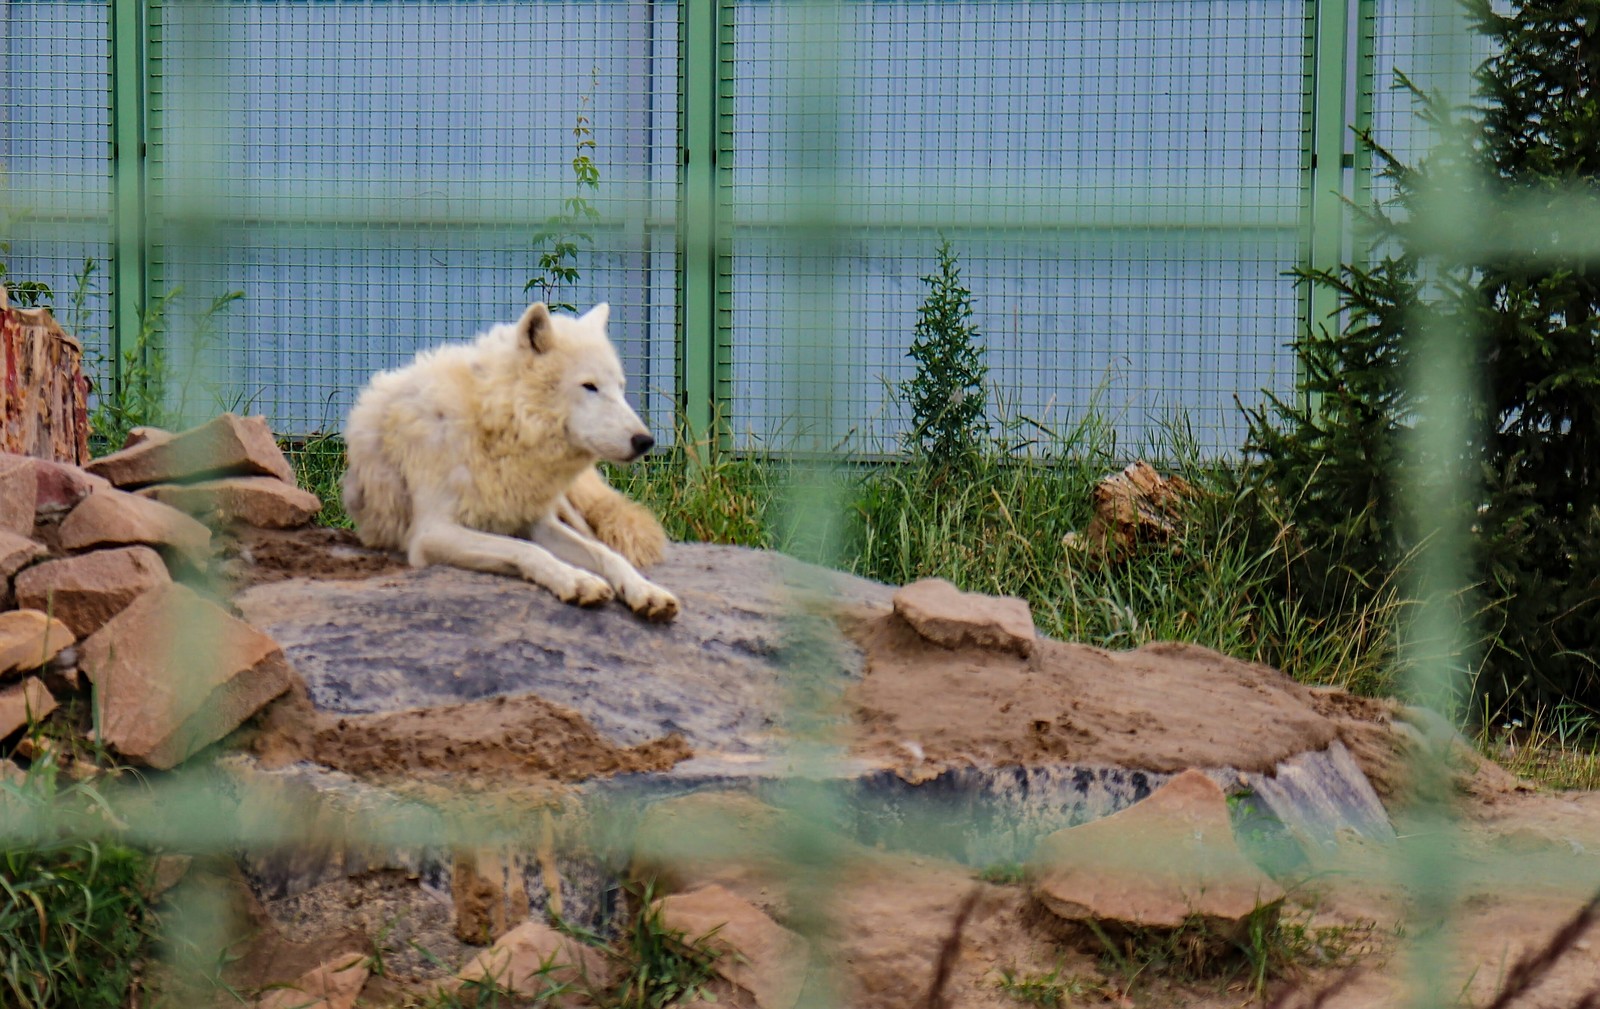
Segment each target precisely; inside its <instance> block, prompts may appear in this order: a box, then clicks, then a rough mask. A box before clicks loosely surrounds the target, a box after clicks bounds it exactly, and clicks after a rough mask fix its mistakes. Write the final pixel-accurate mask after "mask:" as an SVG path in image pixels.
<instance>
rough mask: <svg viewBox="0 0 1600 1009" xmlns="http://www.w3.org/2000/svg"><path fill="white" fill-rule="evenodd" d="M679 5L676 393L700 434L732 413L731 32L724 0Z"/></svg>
mask: <svg viewBox="0 0 1600 1009" xmlns="http://www.w3.org/2000/svg"><path fill="white" fill-rule="evenodd" d="M679 10H680V26H679V27H680V33H681V38H680V40H679V52H680V53H681V54H682V57H681V59H680V60H679V64H678V65H679V67H680V68H681V69H680V70H679V73H680V74H681V80H680V88H681V90H680V93H681V95H682V99H681V101H682V114H681V117H680V119H681V125H680V130H679V137H680V141H679V144H680V149H679V165H680V169H681V171H680V185H679V200H678V221H679V228H678V282H679V290H680V292H681V298H680V301H679V305H680V309H679V325H678V367H679V375H678V398H679V402H680V409H681V411H682V414H683V420H684V422H685V423H686V424H687V425H688V432H687V434H688V435H689V437H691V438H693V439H695V440H697V441H698V440H700V439H706V438H711V437H716V438H718V439H719V440H721V439H722V438H723V437H724V436H725V433H726V432H725V431H716V430H713V427H714V426H716V425H719V424H722V423H723V422H724V421H725V420H726V418H725V417H723V415H722V411H721V409H720V406H721V404H722V403H723V402H724V401H725V397H726V395H727V386H728V382H729V376H728V372H729V368H730V363H731V362H730V359H729V352H728V351H729V341H728V328H729V325H728V324H729V314H730V305H729V299H730V295H731V291H730V289H729V278H730V275H731V272H732V271H731V263H730V257H729V253H728V249H727V243H726V241H725V240H724V239H725V235H726V233H727V229H728V222H727V219H726V218H727V199H726V195H727V188H728V187H727V178H728V175H729V173H730V172H731V169H732V164H731V154H732V141H733V135H732V130H731V128H730V126H729V122H730V120H731V118H732V102H733V88H732V83H733V79H732V74H733V37H732V19H731V17H730V9H729V4H728V3H727V2H725V0H685V2H684V3H683V5H682V6H681V7H680V8H679Z"/></svg>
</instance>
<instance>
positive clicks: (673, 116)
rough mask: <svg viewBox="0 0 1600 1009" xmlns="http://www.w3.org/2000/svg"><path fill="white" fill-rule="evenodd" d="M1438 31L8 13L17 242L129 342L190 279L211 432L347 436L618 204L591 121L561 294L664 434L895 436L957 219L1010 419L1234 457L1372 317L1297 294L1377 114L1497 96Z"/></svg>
mask: <svg viewBox="0 0 1600 1009" xmlns="http://www.w3.org/2000/svg"><path fill="white" fill-rule="evenodd" d="M1426 8H1427V5H1425V4H1422V3H1421V2H1420V0H1289V2H1276V0H1275V2H1266V0H1249V2H1229V3H1223V2H1213V0H1187V2H1155V0H1139V2H1120V0H1060V2H1027V0H967V2H957V3H937V2H927V0H922V2H884V3H867V2H828V3H821V2H816V0H717V2H712V0H695V2H683V3H675V2H655V0H648V2H647V0H607V2H603V3H577V2H559V0H548V2H547V0H470V2H459V3H457V2H448V3H446V2H439V3H312V4H290V3H276V2H271V0H259V2H250V3H227V4H219V3H211V2H204V0H109V2H106V3H93V2H84V0H48V2H40V0H8V2H7V3H6V4H5V5H4V6H3V7H0V10H3V11H4V12H5V13H4V26H3V29H4V33H5V34H4V36H3V38H0V48H3V51H4V53H5V55H6V64H5V67H4V70H3V71H0V72H3V73H4V75H5V99H4V101H5V110H4V111H5V115H4V123H3V124H0V163H3V164H4V165H5V167H6V171H7V181H8V195H7V197H6V202H5V205H4V206H5V212H6V214H7V221H6V231H5V234H4V237H6V238H8V239H10V241H11V243H12V245H13V248H12V251H11V254H10V265H11V269H12V272H13V273H14V274H17V275H32V276H36V277H38V278H39V279H45V280H47V281H48V282H50V283H51V284H52V285H53V286H54V287H56V288H57V294H58V297H57V302H58V308H59V307H61V305H62V304H64V303H65V300H66V299H65V296H64V292H65V291H67V290H70V289H71V288H72V287H73V280H72V275H73V273H74V271H75V270H77V269H78V268H79V267H80V266H81V263H82V260H83V259H84V258H86V257H92V258H94V259H95V260H96V261H97V262H98V263H99V264H100V265H101V272H100V275H99V277H98V279H97V282H96V287H95V293H94V296H93V297H92V298H91V300H90V306H91V308H92V312H91V314H90V315H89V316H88V318H87V320H86V321H85V328H86V329H87V330H88V332H87V333H86V334H85V335H86V336H87V337H88V339H89V341H90V343H91V344H92V345H94V346H96V347H98V348H101V349H102V351H103V352H104V353H106V354H108V355H109V354H111V353H112V352H113V351H114V350H115V349H117V348H121V349H124V350H126V349H130V348H132V347H133V346H134V343H135V339H136V337H137V334H138V332H139V329H140V312H141V311H142V310H144V309H145V307H146V306H149V305H151V304H155V303H158V302H159V301H160V299H161V298H162V296H163V295H165V294H167V293H169V292H171V291H173V290H174V289H180V288H181V290H182V292H183V293H182V294H181V296H180V297H179V298H177V299H176V300H174V301H173V302H171V303H170V304H169V305H168V308H167V317H166V320H165V324H164V326H163V327H162V331H161V332H160V333H159V334H157V335H156V336H155V337H154V338H153V343H154V344H156V345H162V346H164V347H165V349H166V353H167V355H168V357H169V359H170V360H172V361H175V362H177V364H178V366H180V367H187V366H188V365H190V364H191V363H192V364H193V366H194V368H193V371H194V374H193V375H192V376H191V383H190V386H189V388H188V393H187V396H186V399H187V400H188V402H186V404H185V405H186V406H188V407H190V408H192V409H193V410H195V411H196V412H204V411H206V410H210V409H215V408H216V407H218V406H226V407H231V408H238V409H253V410H258V411H261V412H265V413H267V414H268V415H269V417H270V418H271V419H272V420H273V422H274V424H275V425H276V426H277V427H278V428H279V429H281V430H284V431H286V432H288V433H292V434H305V433H309V432H312V431H318V430H330V429H335V428H337V427H338V425H339V424H340V422H341V420H342V417H343V414H344V412H345V410H346V409H347V408H348V406H349V403H350V400H351V398H352V397H353V394H354V392H355V391H356V390H357V389H358V388H359V387H360V385H361V384H362V382H363V381H364V380H365V378H366V376H367V375H368V374H370V373H371V372H372V371H374V370H376V369H378V368H382V367H388V366H392V365H394V364H396V363H399V362H400V361H402V360H404V359H405V358H406V357H408V356H409V355H410V354H411V353H413V352H414V351H415V350H416V349H417V348H418V347H421V346H426V345H429V344H431V343H433V342H436V341H438V340H441V339H448V338H462V337H467V336H470V335H471V334H472V333H474V332H476V331H477V330H479V329H481V328H483V327H484V326H486V325H487V324H489V323H491V322H494V321H497V320H500V319H505V318H508V317H511V316H513V315H514V314H515V312H516V311H517V309H518V307H519V305H520V304H521V303H522V302H523V301H524V299H525V297H526V296H525V295H524V291H523V287H524V284H525V282H526V281H528V280H529V279H530V278H531V277H533V276H535V275H536V274H537V273H539V269H538V261H539V255H540V252H541V251H542V248H544V247H543V246H541V245H540V244H539V243H537V242H535V241H534V236H535V235H537V234H538V233H539V232H541V231H542V230H545V226H546V223H547V221H548V219H549V218H550V217H551V216H552V215H554V214H557V213H559V212H560V208H561V206H562V201H563V200H564V199H566V198H568V197H571V196H574V195H583V192H584V191H580V190H579V189H578V188H577V187H576V184H575V181H574V177H573V172H572V167H571V161H572V159H573V157H574V156H575V154H577V153H582V152H581V151H580V150H579V149H578V148H577V147H576V146H575V144H576V142H577V140H578V139H579V138H576V137H574V136H573V133H572V130H573V128H574V126H575V125H577V124H578V118H579V117H580V116H582V117H584V119H585V121H586V123H587V124H588V128H589V129H590V130H591V131H592V132H591V133H590V134H589V139H592V140H593V142H594V144H595V146H594V147H593V148H592V149H591V150H590V153H591V154H592V157H593V161H594V164H595V166H596V168H597V169H598V171H599V174H600V185H599V187H598V188H597V189H595V190H591V191H587V192H588V194H589V195H590V196H592V197H593V199H592V201H591V202H592V203H593V205H594V206H595V207H596V209H597V210H598V211H599V213H600V217H599V220H598V221H596V222H595V223H594V224H593V225H592V226H590V227H588V228H587V229H585V230H587V231H588V232H589V234H590V235H591V237H592V240H591V241H587V242H580V247H581V251H580V254H579V256H578V257H577V259H576V261H575V262H576V266H577V267H578V269H579V272H580V274H581V278H580V280H579V281H578V282H577V283H576V284H574V285H572V286H571V288H570V289H569V290H566V291H562V292H557V294H558V295H559V297H560V298H561V300H569V301H572V302H573V303H575V304H578V305H585V304H587V303H589V302H593V301H599V300H608V301H610V302H612V304H613V306H614V308H615V311H614V313H613V319H614V320H615V321H614V324H613V325H614V335H615V336H616V337H617V339H618V342H619V345H620V346H621V348H622V350H623V354H624V357H625V359H626V362H627V365H628V367H629V370H630V372H631V374H632V375H633V382H634V387H635V388H636V389H638V390H640V399H641V405H642V406H643V407H644V409H645V411H646V413H647V414H648V415H649V416H650V417H651V419H652V421H653V422H654V423H655V424H656V425H657V426H658V427H667V426H668V425H669V424H670V423H671V420H672V418H673V416H674V414H675V413H678V412H681V413H682V415H683V416H684V417H685V418H686V419H688V420H689V421H690V423H691V424H692V425H693V427H694V428H695V429H696V430H706V429H708V428H709V427H710V426H711V425H712V423H713V419H714V418H715V419H719V420H720V421H721V423H722V425H723V430H724V433H725V434H726V435H727V436H728V437H729V438H731V440H732V441H733V442H734V444H736V445H739V446H743V447H774V448H799V447H803V448H816V447H822V448H827V447H832V446H835V445H845V446H848V447H851V448H855V449H863V450H893V449H895V448H896V447H897V446H898V442H897V438H898V437H899V435H900V434H901V432H902V429H903V425H904V418H903V417H901V416H900V413H899V409H898V407H897V403H896V399H895V396H894V391H895V389H896V387H897V386H898V384H899V383H900V382H902V381H904V379H905V378H906V377H908V375H909V371H908V367H909V364H910V363H909V361H908V360H907V359H906V357H905V351H906V348H907V346H908V345H909V343H910V339H911V331H912V326H913V324H914V321H915V313H916V308H917V305H918V303H919V302H920V300H921V297H922V295H923V286H922V284H921V282H920V281H919V278H920V277H921V276H922V275H924V274H926V273H927V272H928V271H929V270H930V269H931V265H932V251H933V248H934V246H935V245H936V243H937V242H938V241H939V240H940V238H941V237H943V238H948V239H950V240H951V242H952V243H953V245H954V246H955V248H956V251H957V253H958V254H959V255H960V256H961V260H962V265H963V271H964V277H965V279H966V281H967V283H968V285H969V286H970V287H971V289H972V292H973V297H974V304H975V308H976V313H977V314H976V322H977V324H978V326H979V329H980V331H981V333H982V334H983V335H984V338H985V342H986V345H987V347H988V354H989V362H990V366H991V372H990V379H991V382H992V384H993V387H994V391H995V400H996V403H997V412H998V413H999V414H1003V415H1004V416H1005V417H1008V418H1011V419H1016V418H1018V417H1022V416H1026V417H1030V418H1034V419H1044V420H1046V421H1051V422H1057V423H1070V422H1072V421H1073V420H1075V419H1077V418H1079V417H1081V416H1082V415H1083V413H1084V412H1085V411H1086V410H1088V409H1089V408H1090V407H1091V405H1097V406H1098V407H1099V408H1100V409H1102V410H1104V411H1105V412H1106V413H1107V414H1108V416H1109V417H1110V418H1111V419H1112V420H1114V421H1115V423H1116V426H1117V428H1118V430H1119V431H1120V432H1121V433H1122V434H1123V436H1124V438H1125V439H1126V440H1127V441H1128V442H1129V445H1128V451H1130V452H1131V451H1136V450H1137V448H1138V446H1139V443H1140V442H1141V441H1142V440H1144V439H1146V438H1148V437H1150V436H1151V434H1152V433H1153V431H1154V430H1155V428H1156V427H1157V426H1159V425H1160V424H1162V423H1164V422H1167V421H1169V420H1171V419H1173V418H1175V417H1180V416H1181V417H1183V418H1185V419H1187V421H1188V422H1189V423H1191V424H1192V425H1193V426H1194V428H1195V431H1196V434H1197V436H1198V437H1199V439H1200V440H1201V442H1202V443H1203V444H1204V445H1207V446H1209V447H1210V448H1212V449H1214V450H1218V451H1227V450H1230V449H1232V448H1235V447H1237V445H1238V440H1239V435H1240V433H1241V427H1242V423H1241V418H1240V415H1239V413H1238V411H1237V408H1236V406H1235V403H1234V397H1235V396H1236V395H1237V396H1238V397H1239V398H1241V399H1242V400H1244V401H1245V402H1247V403H1249V402H1254V401H1255V400H1256V399H1257V398H1258V396H1259V393H1260V390H1262V389H1270V390H1272V391H1275V392H1278V393H1280V394H1281V393H1287V392H1288V391H1289V390H1290V389H1291V388H1292V384H1293V377H1294V367H1295V365H1294V361H1293V358H1292V355H1291V354H1290V353H1289V352H1288V350H1287V349H1286V344H1287V343H1288V342H1289V341H1290V340H1291V339H1292V338H1293V337H1294V336H1295V334H1296V332H1297V331H1299V329H1300V328H1302V327H1303V326H1305V325H1306V324H1307V322H1308V321H1311V320H1315V319H1324V318H1326V317H1327V315H1328V314H1329V312H1331V311H1332V309H1333V305H1332V303H1331V302H1330V301H1328V300H1327V299H1326V297H1325V296H1323V295H1308V294H1307V293H1306V292H1304V291H1301V290H1297V289H1296V288H1295V287H1294V286H1293V284H1292V283H1291V282H1290V281H1289V280H1288V279H1286V278H1285V277H1284V273H1285V271H1287V270H1289V269H1291V268H1292V267H1295V266H1297V265H1305V264H1308V263H1309V264H1317V265H1332V264H1333V263H1336V262H1338V261H1339V260H1340V258H1341V257H1342V256H1343V255H1344V254H1345V253H1346V252H1348V250H1349V249H1350V248H1351V247H1352V237H1351V233H1350V228H1349V221H1348V215H1347V214H1346V212H1345V209H1344V207H1343V205H1342V204H1341V202H1340V199H1339V197H1340V195H1341V194H1343V195H1353V194H1364V193H1366V192H1367V191H1368V189H1369V187H1368V180H1367V178H1366V174H1367V169H1368V166H1367V165H1366V163H1365V159H1363V158H1362V157H1361V156H1360V153H1359V152H1358V151H1356V150H1355V148H1354V145H1353V143H1352V141H1351V135H1350V130H1349V127H1350V126H1351V124H1353V123H1357V122H1366V121H1371V122H1372V123H1373V124H1374V125H1375V126H1377V128H1378V129H1379V130H1380V131H1394V132H1396V133H1398V134H1401V135H1403V136H1404V137H1405V138H1406V143H1401V144H1400V145H1399V146H1400V147H1401V149H1407V147H1408V144H1409V143H1411V141H1416V142H1418V143H1420V142H1421V141H1422V139H1423V138H1421V137H1420V136H1419V135H1415V134H1414V131H1413V130H1412V127H1411V125H1410V124H1409V122H1408V120H1407V118H1406V117H1407V114H1408V113H1407V109H1406V108H1405V103H1404V100H1403V99H1402V98H1397V97H1396V96H1395V95H1394V94H1393V93H1392V91H1391V90H1390V89H1389V87H1388V84H1389V83H1390V81H1391V78H1392V68H1394V67H1402V68H1405V67H1410V68H1412V73H1413V74H1414V75H1416V76H1419V77H1420V78H1422V79H1424V80H1429V79H1436V78H1438V77H1439V76H1440V75H1441V74H1447V73H1448V74H1456V75H1458V76H1459V71H1460V70H1461V69H1462V67H1461V66H1460V64H1461V59H1460V57H1461V55H1462V54H1460V53H1458V52H1457V51H1456V50H1457V49H1458V48H1459V45H1458V44H1457V42H1456V41H1453V40H1452V39H1453V36H1452V33H1456V34H1459V33H1460V26H1459V24H1458V23H1453V22H1448V21H1442V20H1441V19H1440V17H1439V16H1438V15H1436V14H1432V15H1429V14H1426V13H1425V12H1426ZM1352 169H1353V170H1352ZM230 290H241V291H243V292H244V294H245V298H244V300H243V301H242V302H240V303H239V304H238V305H236V306H234V307H233V308H232V309H231V310H230V311H229V314H228V315H227V316H226V317H225V318H224V319H223V320H222V322H221V323H220V325H218V326H216V327H214V328H213V329H212V330H211V331H210V335H209V336H206V334H205V332H204V331H203V330H198V329H197V323H196V318H197V316H198V315H199V313H200V312H201V311H202V310H203V309H204V308H205V306H206V305H208V304H209V303H210V301H211V300H212V299H213V298H215V297H217V296H218V295H221V294H223V293H225V292H227V291H230ZM540 290H541V289H540V288H538V287H536V288H535V289H534V293H536V294H537V293H539V292H540ZM824 330H825V331H828V332H834V333H837V334H838V337H837V339H836V340H835V341H834V347H835V348H836V349H832V350H828V351H827V352H826V353H823V352H822V350H821V348H820V347H818V348H814V349H816V350H817V353H815V354H812V355H811V356H810V357H805V358H804V361H801V360H800V359H797V358H796V357H795V356H794V355H793V354H792V353H791V352H792V351H794V350H795V349H796V348H795V347H794V346H793V340H794V339H795V338H796V334H799V333H803V332H807V331H824ZM796 369H800V370H807V371H808V373H807V374H804V375H801V374H797V373H796ZM106 377H110V376H106Z"/></svg>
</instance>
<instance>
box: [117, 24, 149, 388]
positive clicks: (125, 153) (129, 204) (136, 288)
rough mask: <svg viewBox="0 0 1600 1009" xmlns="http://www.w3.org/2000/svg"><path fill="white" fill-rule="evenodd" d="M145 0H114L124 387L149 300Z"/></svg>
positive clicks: (120, 343) (119, 324)
mask: <svg viewBox="0 0 1600 1009" xmlns="http://www.w3.org/2000/svg"><path fill="white" fill-rule="evenodd" d="M144 28H145V24H144V0H112V9H111V78H112V80H111V163H112V192H113V194H114V196H113V200H114V203H113V209H112V230H113V235H114V237H113V240H112V242H113V244H112V253H111V255H112V278H113V280H112V284H113V290H114V291H115V296H114V298H113V301H112V305H111V333H110V340H109V343H110V348H111V373H112V380H113V382H114V387H115V389H117V390H118V391H119V392H120V390H121V389H122V383H123V379H124V376H123V373H122V352H123V348H124V347H126V346H131V345H132V344H133V341H135V340H137V338H138V333H139V313H140V311H141V309H142V308H143V306H144V300H145V220H144V211H145V207H144V157H145V133H144V126H145V124H144V93H145V87H144V85H145V81H144V46H145V31H144Z"/></svg>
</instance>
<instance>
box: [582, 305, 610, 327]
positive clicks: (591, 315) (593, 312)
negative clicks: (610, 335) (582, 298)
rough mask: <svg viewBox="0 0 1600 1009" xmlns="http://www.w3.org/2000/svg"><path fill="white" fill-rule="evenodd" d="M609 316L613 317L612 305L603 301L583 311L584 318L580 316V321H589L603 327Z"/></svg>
mask: <svg viewBox="0 0 1600 1009" xmlns="http://www.w3.org/2000/svg"><path fill="white" fill-rule="evenodd" d="M609 318H611V306H610V305H608V304H606V303H605V302H603V301H602V302H601V303H600V304H598V305H596V306H594V307H593V308H591V309H589V310H588V311H587V312H585V313H583V316H582V318H580V319H579V320H578V321H579V322H588V323H592V324H594V325H596V326H602V327H603V326H604V325H605V324H606V320H607V319H609Z"/></svg>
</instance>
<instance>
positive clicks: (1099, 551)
mask: <svg viewBox="0 0 1600 1009" xmlns="http://www.w3.org/2000/svg"><path fill="white" fill-rule="evenodd" d="M1196 496H1197V492H1196V491H1195V489H1194V487H1193V486H1192V485H1191V484H1190V483H1189V482H1188V481H1187V480H1185V479H1184V478H1183V477H1181V476H1171V477H1164V476H1162V475H1161V474H1160V473H1158V472H1156V470H1155V467H1153V466H1151V465H1150V464H1149V463H1147V462H1144V461H1143V460H1140V461H1138V462H1135V463H1133V464H1132V465H1130V466H1128V467H1127V468H1126V469H1124V470H1123V471H1122V472H1121V473H1116V474H1113V475H1112V476H1109V477H1106V478H1105V479H1104V480H1102V481H1100V484H1099V486H1097V487H1095V489H1094V518H1092V519H1090V520H1089V528H1088V529H1087V530H1085V531H1084V533H1083V535H1081V536H1080V535H1079V534H1077V533H1068V534H1067V536H1066V538H1065V539H1064V540H1063V543H1064V544H1065V545H1066V546H1067V548H1068V549H1072V550H1083V551H1085V552H1087V553H1088V555H1089V556H1091V557H1093V558H1096V559H1099V560H1107V561H1119V560H1121V559H1123V558H1124V557H1126V556H1127V555H1128V554H1129V553H1130V552H1132V550H1133V549H1134V547H1135V546H1136V545H1137V544H1139V543H1167V542H1169V541H1170V540H1172V539H1173V537H1175V536H1176V535H1177V533H1178V531H1179V528H1180V526H1181V525H1182V522H1183V512H1184V508H1185V507H1186V506H1187V504H1188V502H1190V501H1192V500H1193V499H1194V498H1195V497H1196Z"/></svg>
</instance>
